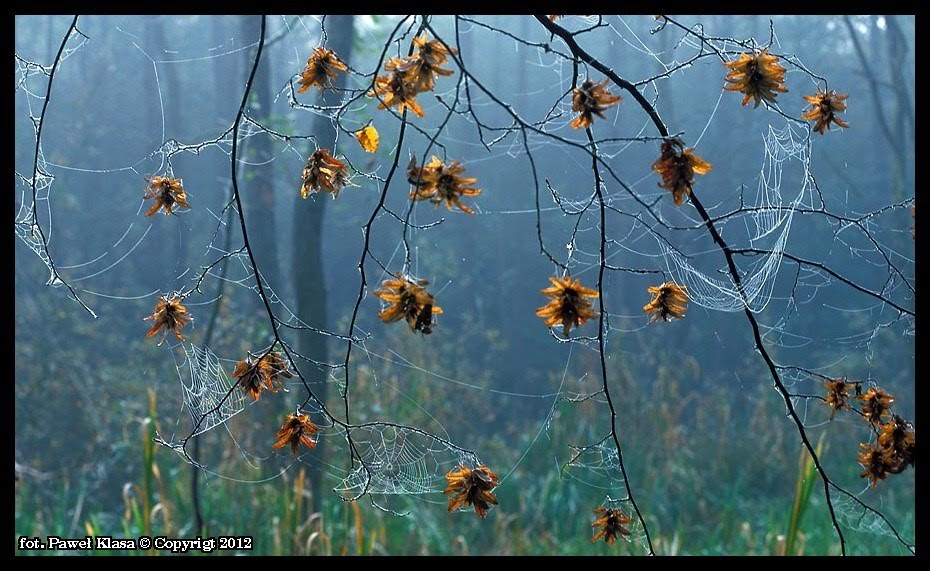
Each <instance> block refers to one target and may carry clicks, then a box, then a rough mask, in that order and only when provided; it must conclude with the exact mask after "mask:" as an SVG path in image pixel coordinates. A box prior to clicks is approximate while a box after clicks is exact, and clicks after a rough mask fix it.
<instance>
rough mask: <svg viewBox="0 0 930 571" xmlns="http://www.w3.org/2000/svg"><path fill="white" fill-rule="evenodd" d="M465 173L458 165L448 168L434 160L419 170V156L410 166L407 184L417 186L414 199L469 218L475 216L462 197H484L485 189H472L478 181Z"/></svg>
mask: <svg viewBox="0 0 930 571" xmlns="http://www.w3.org/2000/svg"><path fill="white" fill-rule="evenodd" d="M464 172H465V167H463V166H462V165H461V163H459V162H458V161H452V162H451V163H449V164H448V165H447V164H445V163H443V162H442V161H440V160H439V158H438V157H436V156H434V157H432V158H431V159H430V161H429V162H428V163H426V164H425V165H423V166H422V167H418V166H417V158H416V156H414V157H411V158H410V164H408V165H407V181H408V182H409V183H410V184H412V185H413V188H411V189H410V199H411V200H414V201H420V200H429V201H430V202H431V203H433V204H435V205H436V206H439V205H440V204H443V203H445V205H446V208H447V209H448V210H452V207H453V206H455V207H458V209H459V210H461V211H462V212H464V213H466V214H474V211H473V210H472V209H471V208H469V207H468V206H466V205H465V204H463V203H462V197H463V196H477V195H479V194H481V189H480V188H475V187H473V186H471V185H473V184H475V183H476V182H478V179H477V178H469V177H464V176H461V175H462V173H464Z"/></svg>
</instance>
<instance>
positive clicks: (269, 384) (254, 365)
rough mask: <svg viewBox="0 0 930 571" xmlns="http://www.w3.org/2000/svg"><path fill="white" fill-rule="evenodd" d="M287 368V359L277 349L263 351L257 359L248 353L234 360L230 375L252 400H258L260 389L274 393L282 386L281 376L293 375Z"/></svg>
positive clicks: (288, 376)
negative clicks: (234, 364) (234, 366)
mask: <svg viewBox="0 0 930 571" xmlns="http://www.w3.org/2000/svg"><path fill="white" fill-rule="evenodd" d="M287 368H288V363H287V361H286V360H285V359H284V357H283V356H282V355H281V354H280V353H278V352H277V351H271V352H269V353H265V354H264V355H262V356H261V358H259V359H257V360H256V359H254V358H253V357H252V355H251V354H250V355H249V356H248V358H247V359H246V360H245V361H237V362H236V370H235V371H233V374H232V376H233V377H234V378H235V379H236V380H237V382H236V384H237V385H239V386H240V387H241V388H242V390H244V391H245V392H246V393H248V394H249V396H251V397H252V399H253V400H258V398H259V397H260V396H262V391H268V392H271V393H276V392H278V391H279V390H281V389H282V388H284V381H282V380H281V377H287V378H291V377H293V376H294V375H293V374H291V372H290V371H288V370H287Z"/></svg>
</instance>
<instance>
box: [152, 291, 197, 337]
mask: <svg viewBox="0 0 930 571" xmlns="http://www.w3.org/2000/svg"><path fill="white" fill-rule="evenodd" d="M145 321H153V322H154V324H153V325H152V328H151V329H150V330H149V332H148V333H146V334H145V337H146V338H150V337H154V336H155V334H156V333H158V332H159V331H161V330H162V329H164V330H165V337H167V336H168V332H169V331H171V332H172V333H174V336H175V337H177V338H178V340H180V341H183V340H184V337H182V336H181V330H182V329H184V326H185V325H187V324H188V322H190V321H192V318H191V316H190V314H189V313H187V308H186V307H184V306H183V305H181V298H180V297H176V298H174V299H171V300H169V299H168V298H167V297H165V296H161V297H159V298H158V303H157V304H156V305H155V313H153V314H152V315H149V316H148V317H146V318H145ZM165 337H162V341H161V342H164V340H165ZM161 342H160V343H159V344H161Z"/></svg>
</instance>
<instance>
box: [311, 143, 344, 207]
mask: <svg viewBox="0 0 930 571" xmlns="http://www.w3.org/2000/svg"><path fill="white" fill-rule="evenodd" d="M301 177H302V178H303V183H302V184H301V187H300V196H301V198H307V197H308V196H310V194H311V193H314V192H319V191H321V190H322V191H324V192H331V193H332V194H333V198H336V197H338V196H339V191H340V190H342V187H343V186H345V185H346V184H348V183H349V167H348V166H347V165H346V164H345V163H344V162H342V161H340V160H339V159H336V158H333V157H331V156H330V155H329V149H318V150H316V151H314V152H313V154H312V155H310V157H309V158H308V159H307V166H305V167H304V170H303V172H302V173H301Z"/></svg>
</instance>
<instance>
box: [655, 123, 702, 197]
mask: <svg viewBox="0 0 930 571" xmlns="http://www.w3.org/2000/svg"><path fill="white" fill-rule="evenodd" d="M712 168H714V166H713V165H712V164H710V163H708V162H706V161H704V160H703V159H702V158H701V157H699V156H697V155H695V154H694V149H693V148H691V149H685V144H684V142H683V141H682V140H681V139H678V138H673V139H666V140H664V141H662V154H661V155H660V156H659V158H658V159H657V160H656V162H654V163H652V170H654V171H655V172H657V173H659V174H660V175H662V182H661V183H659V186H660V187H662V188H664V189H666V190H669V191H671V193H672V199H673V200H674V201H675V205H676V206H681V205H682V203H683V202H684V197H685V195H686V194H688V195H690V194H691V185H693V184H694V175H695V174H700V175H704V174H707V173H708V172H709V171H710V170H711V169H712Z"/></svg>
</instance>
